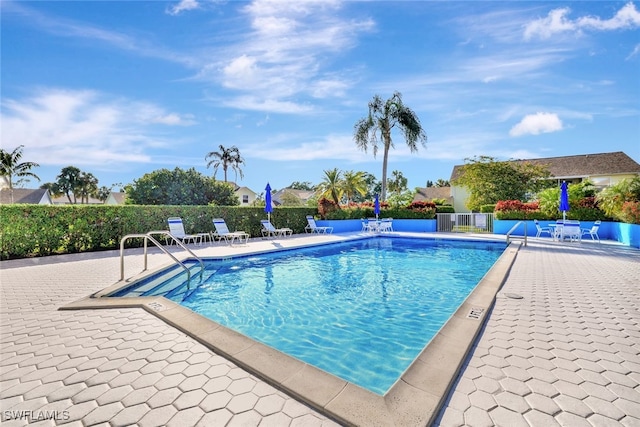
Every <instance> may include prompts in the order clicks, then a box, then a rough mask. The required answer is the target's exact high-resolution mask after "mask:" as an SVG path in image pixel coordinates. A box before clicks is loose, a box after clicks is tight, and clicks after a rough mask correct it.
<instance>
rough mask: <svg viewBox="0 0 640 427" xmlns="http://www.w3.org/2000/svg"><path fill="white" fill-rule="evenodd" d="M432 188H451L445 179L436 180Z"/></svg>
mask: <svg viewBox="0 0 640 427" xmlns="http://www.w3.org/2000/svg"><path fill="white" fill-rule="evenodd" d="M434 186H435V187H451V183H450V182H449V181H448V180H446V179H442V178H438V180H437V181H436V183H435V184H434Z"/></svg>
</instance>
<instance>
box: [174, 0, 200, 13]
mask: <svg viewBox="0 0 640 427" xmlns="http://www.w3.org/2000/svg"><path fill="white" fill-rule="evenodd" d="M199 7H200V4H199V3H198V1H197V0H180V3H178V4H176V5H173V6H171V7H168V8H167V13H168V14H169V15H179V14H180V13H181V12H183V11H185V10H193V9H198V8H199Z"/></svg>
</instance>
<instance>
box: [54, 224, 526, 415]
mask: <svg viewBox="0 0 640 427" xmlns="http://www.w3.org/2000/svg"><path fill="white" fill-rule="evenodd" d="M394 234H397V233H394ZM471 240H472V239H471ZM519 248H520V243H515V242H514V243H511V244H510V245H509V246H508V247H507V249H505V251H504V253H503V254H502V255H501V256H500V258H499V259H498V261H497V262H496V263H495V264H494V265H493V267H492V268H491V269H490V270H489V271H488V272H487V274H485V276H484V277H483V278H482V280H481V281H480V282H479V283H478V285H477V286H476V287H475V289H474V290H473V291H472V292H471V294H470V295H469V296H468V297H467V298H466V299H465V301H464V302H463V304H462V305H461V306H460V308H459V309H458V310H457V311H456V313H455V314H454V315H453V316H452V317H451V319H449V321H448V322H447V323H446V324H445V325H444V326H443V327H442V328H441V330H440V331H439V332H438V333H437V334H436V336H434V338H433V339H432V340H431V342H430V343H429V344H428V345H427V346H426V347H425V348H424V349H423V351H422V352H421V353H420V355H419V356H418V357H417V359H416V360H415V361H414V363H413V364H411V365H410V366H409V368H407V370H406V371H405V372H404V373H403V375H402V376H401V377H400V379H398V381H397V382H396V384H394V386H393V387H391V389H390V390H389V391H388V392H387V393H386V394H385V395H384V396H381V395H378V394H375V393H372V392H370V391H368V390H365V389H363V388H361V387H358V386H356V385H353V384H351V383H349V382H347V381H344V380H342V379H339V378H337V377H335V376H333V375H331V374H328V373H326V372H324V371H322V370H320V369H318V368H315V367H313V366H311V365H309V364H307V363H305V362H302V361H300V360H298V359H295V358H293V357H291V356H288V355H286V354H284V353H282V352H280V351H278V350H276V349H273V348H271V347H269V346H266V345H264V344H261V343H259V342H256V341H253V340H251V339H249V338H247V337H245V336H244V335H241V334H239V333H237V332H235V331H233V330H231V329H228V328H226V327H225V326H222V325H220V324H218V323H216V322H213V321H211V320H209V319H206V318H204V317H202V316H200V315H198V314H196V313H193V312H192V311H191V310H188V309H187V308H184V307H182V306H180V305H179V304H177V303H174V302H172V301H170V300H168V299H166V298H164V297H134V298H119V299H118V300H116V299H107V298H84V299H81V300H79V301H75V302H73V303H70V304H67V305H65V306H63V307H61V308H60V309H61V310H78V309H97V308H103V309H104V308H125V307H137V308H143V309H144V310H146V311H148V312H149V313H152V314H154V315H155V316H157V317H159V318H161V319H163V320H164V321H165V322H166V323H168V324H170V325H172V326H174V327H176V328H177V329H179V330H181V331H182V332H184V333H186V334H188V335H190V336H192V337H193V338H194V339H196V340H197V341H199V342H200V343H202V344H204V345H206V346H207V347H209V348H211V349H212V350H213V351H215V352H217V353H218V354H220V355H222V356H224V357H226V358H228V359H229V360H230V361H232V362H234V363H236V364H238V365H239V366H241V367H243V368H244V369H247V370H248V371H249V372H251V373H253V374H254V375H256V376H258V377H259V378H261V379H263V380H265V381H266V382H268V383H270V384H272V385H273V386H275V387H278V388H280V389H281V390H283V391H285V392H286V393H288V394H290V395H292V396H293V397H295V398H297V399H300V400H301V401H303V402H305V403H307V404H308V405H310V406H311V407H313V408H314V409H316V410H318V411H320V412H321V413H324V414H325V415H327V416H329V417H331V418H333V419H334V420H336V421H338V422H340V423H341V424H344V425H354V426H358V425H389V426H399V425H402V426H405V425H416V426H417V425H421V426H424V425H430V424H431V423H432V422H433V420H434V419H435V417H436V416H437V414H438V411H439V410H440V408H441V406H442V405H443V403H444V402H445V399H446V397H447V395H448V393H449V390H450V388H451V387H452V385H453V384H454V382H455V380H456V378H457V375H458V372H459V370H460V367H461V366H462V364H463V363H464V360H465V359H466V357H467V355H468V353H469V351H470V350H471V348H472V347H473V344H474V342H475V340H476V338H477V336H478V333H479V332H480V330H481V329H482V326H483V325H484V323H485V321H486V318H487V315H488V313H489V312H490V310H491V307H492V306H493V304H494V302H495V300H496V295H497V293H498V292H499V290H500V288H501V286H502V285H503V284H504V282H505V281H506V278H507V276H508V274H509V271H510V269H511V266H512V265H513V263H514V261H515V259H516V256H517V253H518V250H519ZM147 273H148V272H147ZM115 286H116V285H114V287H115ZM120 286H122V283H120ZM111 288H112V287H110V288H109V289H111ZM478 313H480V314H478Z"/></svg>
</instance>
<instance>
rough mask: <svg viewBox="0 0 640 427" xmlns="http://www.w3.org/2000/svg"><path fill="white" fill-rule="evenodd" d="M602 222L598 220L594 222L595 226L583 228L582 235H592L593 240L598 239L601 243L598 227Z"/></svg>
mask: <svg viewBox="0 0 640 427" xmlns="http://www.w3.org/2000/svg"><path fill="white" fill-rule="evenodd" d="M600 224H601V221H596V222H594V223H593V226H592V227H591V228H583V229H581V232H580V235H581V236H584V235H585V234H588V235H589V236H591V240H598V243H600V236H598V228H600ZM594 237H595V238H594Z"/></svg>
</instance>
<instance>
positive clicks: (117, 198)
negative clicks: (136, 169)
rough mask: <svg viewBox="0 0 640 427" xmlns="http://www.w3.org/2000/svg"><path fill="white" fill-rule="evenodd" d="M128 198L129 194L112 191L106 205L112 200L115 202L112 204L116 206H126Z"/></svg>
mask: <svg viewBox="0 0 640 427" xmlns="http://www.w3.org/2000/svg"><path fill="white" fill-rule="evenodd" d="M126 198H127V193H124V192H120V191H112V192H110V193H109V197H108V198H107V200H106V201H105V203H107V202H109V200H110V199H111V200H112V201H113V202H112V203H114V204H117V205H124V202H125V199H126Z"/></svg>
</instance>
